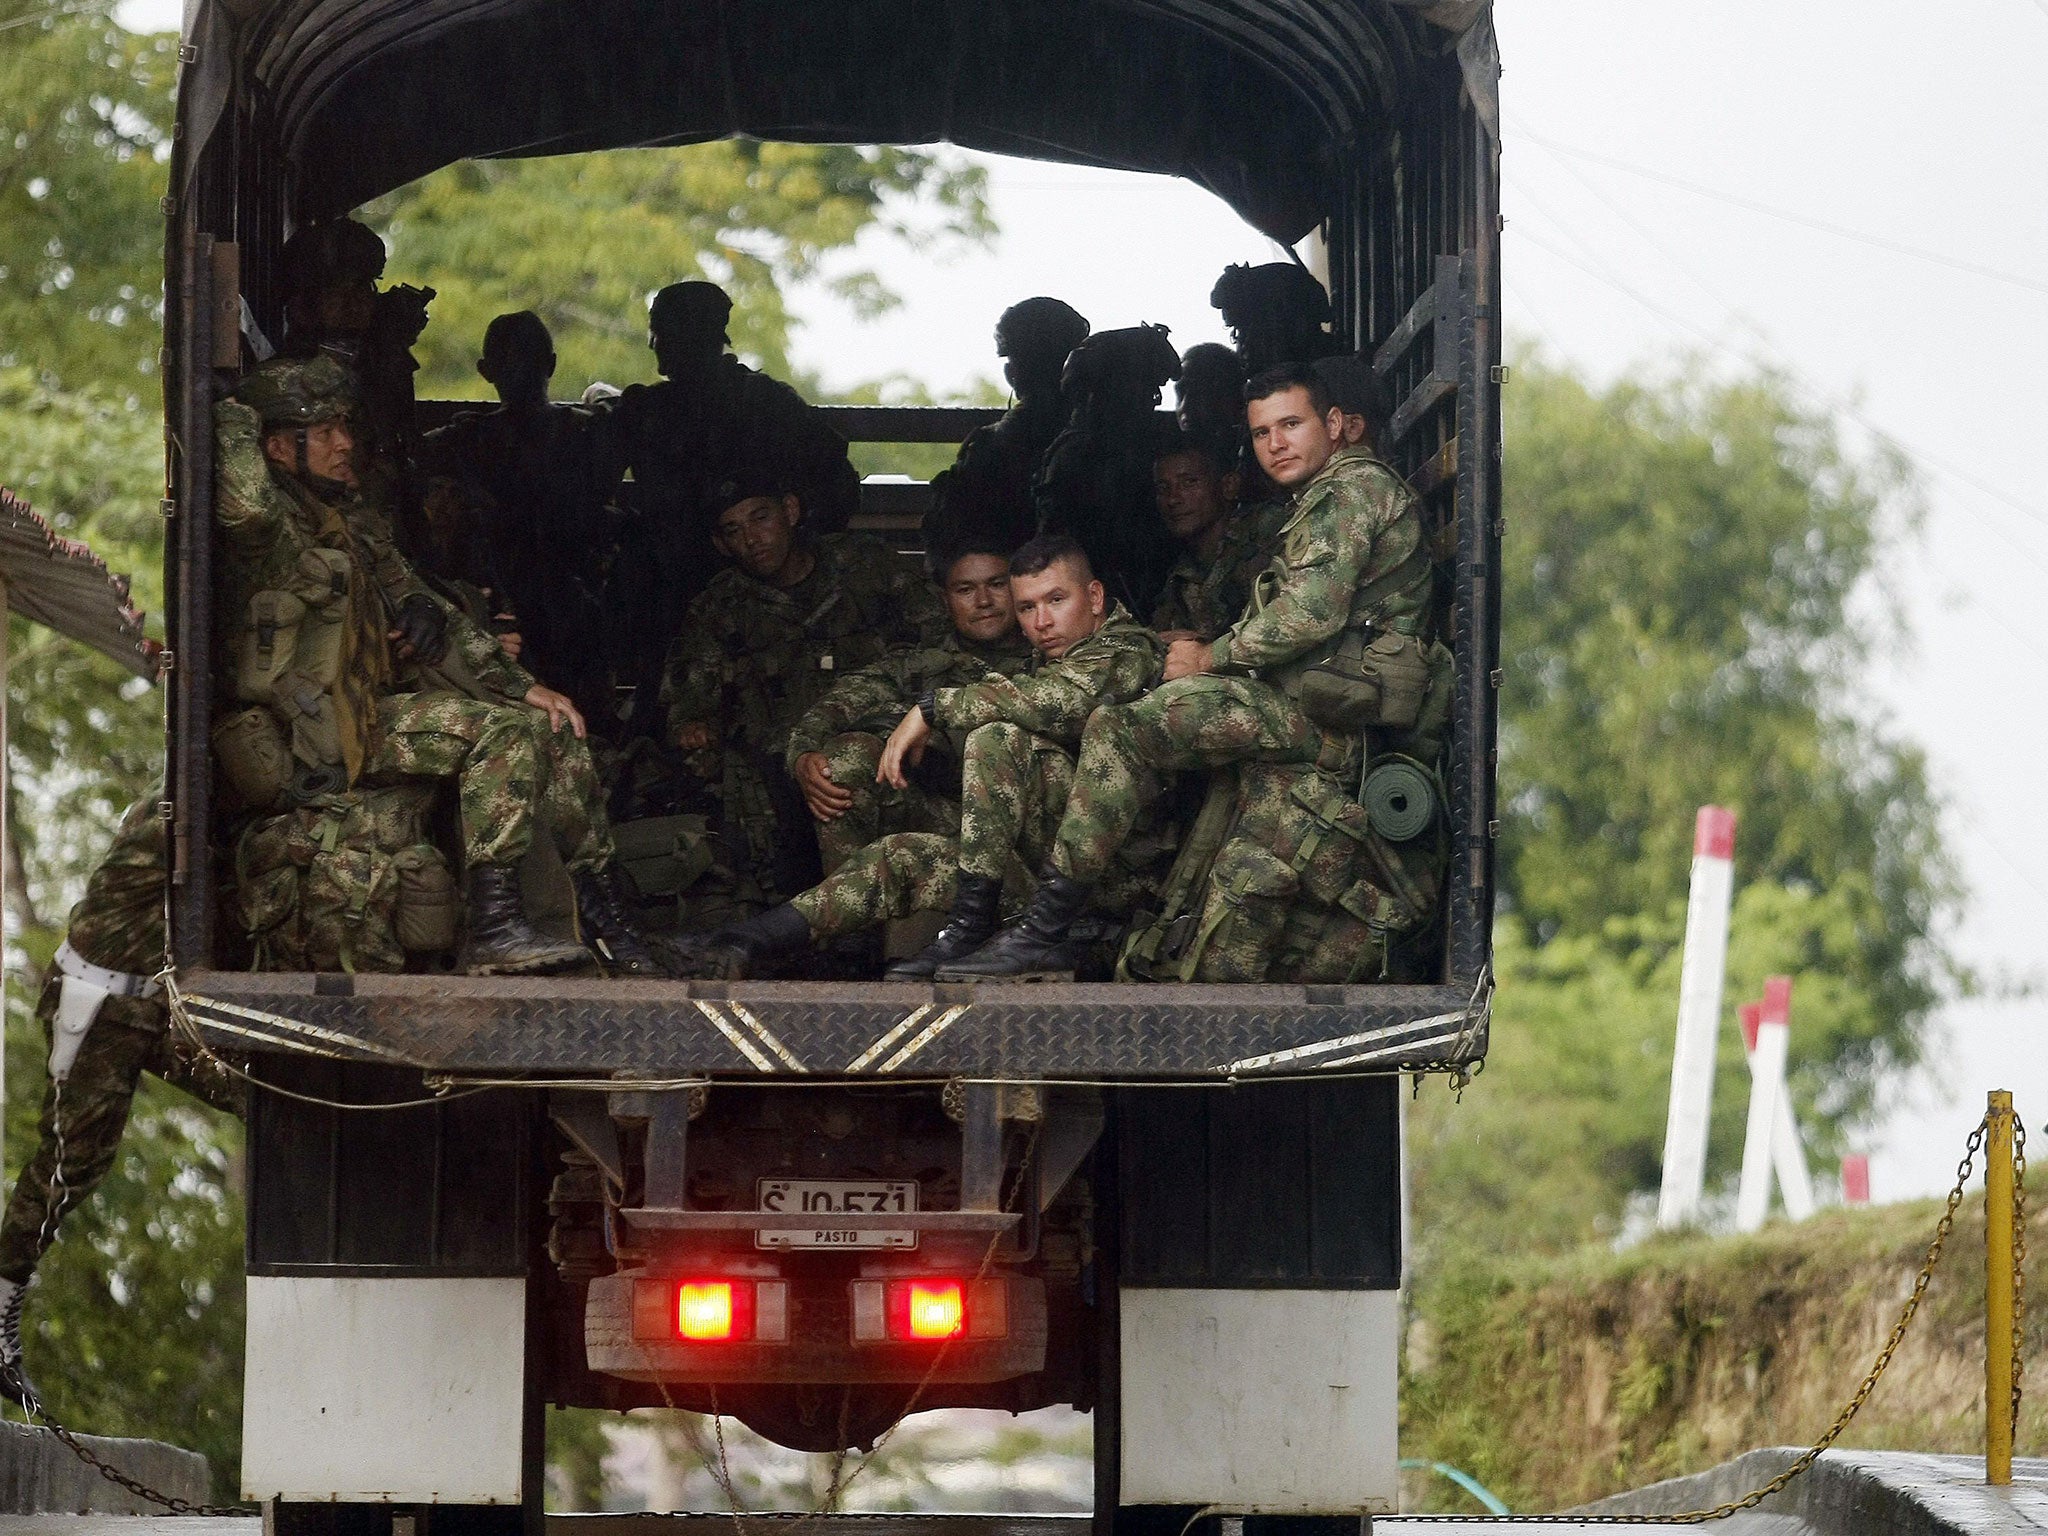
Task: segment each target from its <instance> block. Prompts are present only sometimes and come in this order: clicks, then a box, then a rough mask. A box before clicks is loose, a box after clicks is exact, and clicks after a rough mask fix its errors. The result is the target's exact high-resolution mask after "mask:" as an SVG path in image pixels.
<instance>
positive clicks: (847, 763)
mask: <svg viewBox="0 0 2048 1536" xmlns="http://www.w3.org/2000/svg"><path fill="white" fill-rule="evenodd" d="M824 754H825V771H826V773H827V774H828V775H830V776H831V779H832V782H833V783H834V784H837V785H838V786H839V787H840V788H841V789H843V790H845V791H846V792H847V793H848V794H850V795H852V796H853V804H852V805H851V806H849V807H848V808H847V809H846V811H845V812H843V813H842V814H841V815H840V816H839V817H838V819H837V820H834V821H820V822H818V823H817V827H818V859H819V862H820V863H822V864H823V865H824V866H825V875H826V877H827V878H828V879H829V878H830V877H831V875H832V873H833V871H835V870H837V869H838V868H839V866H840V865H842V864H844V863H845V862H846V861H847V860H848V859H850V858H851V857H853V855H854V854H856V853H858V852H859V851H860V850H861V849H863V848H865V847H867V846H868V844H870V843H872V842H874V841H875V840H876V839H877V838H879V837H881V835H882V819H883V791H884V789H885V788H886V786H884V785H881V784H878V783H876V782H875V770H876V768H877V767H879V766H880V764H881V761H882V738H881V737H879V736H875V735H872V734H870V733H868V732H866V731H854V732H849V733H848V734H847V735H844V736H835V737H833V738H832V739H831V740H830V741H828V742H826V743H825V746H824ZM813 819H814V820H815V818H813ZM898 830H906V831H907V830H911V829H908V828H902V829H898ZM919 830H923V829H919ZM934 830H935V829H934Z"/></svg>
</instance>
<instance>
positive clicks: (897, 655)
mask: <svg viewBox="0 0 2048 1536" xmlns="http://www.w3.org/2000/svg"><path fill="white" fill-rule="evenodd" d="M938 564H939V566H940V569H941V570H942V571H943V573H944V576H943V579H942V580H941V582H940V584H939V594H940V596H941V597H943V598H944V599H945V603H946V611H947V613H948V614H949V615H950V616H951V618H952V620H953V632H952V633H951V634H949V635H947V636H946V638H945V639H944V640H943V641H941V642H940V643H939V644H938V645H935V646H918V647H911V648H907V649H904V650H898V651H892V652H890V653H889V654H888V655H887V656H884V657H883V658H882V659H881V660H880V661H877V662H874V663H872V664H871V665H869V666H866V667H863V668H861V669H860V670H859V671H858V672H854V673H852V674H850V675H848V676H846V677H843V678H841V679H840V680H839V681H838V682H836V683H834V684H833V685H832V688H831V691H830V692H828V693H827V694H826V695H825V696H824V697H823V698H822V699H820V700H818V702H817V703H816V704H813V705H812V706H811V707H810V709H809V710H807V711H805V713H804V716H803V718H802V719H800V720H799V721H797V723H796V727H795V729H794V730H792V731H791V732H790V733H789V745H788V747H787V748H786V749H785V751H784V753H783V761H784V763H785V765H786V766H787V767H788V769H789V776H790V777H791V778H792V779H794V780H795V781H796V787H797V789H798V791H799V792H800V793H801V794H802V795H803V797H804V803H805V804H806V805H807V806H809V807H810V811H811V816H812V818H813V819H814V820H815V821H816V822H817V824H818V854H819V857H820V858H821V860H822V861H823V863H824V869H825V873H826V874H828V875H829V874H831V873H832V871H833V870H835V869H837V868H838V867H839V866H840V865H841V864H843V863H845V862H846V860H847V858H848V856H849V855H851V854H852V853H853V852H855V850H857V849H860V848H865V847H866V846H867V845H868V844H869V843H872V842H874V841H875V839H877V838H879V837H881V836H883V835H884V834H886V833H890V832H939V833H952V832H955V831H957V830H958V829H959V826H960V747H961V745H962V744H961V743H960V742H959V741H948V742H945V743H943V744H935V745H938V746H939V750H935V751H932V752H928V753H927V754H926V755H925V759H924V761H923V762H922V763H920V764H919V765H918V771H917V773H916V774H915V775H914V776H912V777H911V779H910V781H909V782H908V783H906V784H905V785H904V786H903V787H902V788H901V789H898V788H896V787H895V786H893V785H889V784H884V783H882V782H881V780H880V778H879V776H878V775H877V772H876V770H877V769H878V768H879V767H880V766H881V761H882V743H883V738H884V737H885V736H887V734H888V733H889V731H890V730H891V729H892V728H893V727H894V726H895V724H896V722H897V721H898V720H900V719H902V718H903V711H904V710H905V709H907V708H909V707H910V706H911V705H912V704H915V703H916V702H917V701H918V699H919V698H921V697H922V696H923V695H924V694H925V693H926V692H927V691H929V690H931V689H934V688H951V687H957V686H959V685H961V684H965V683H972V682H978V681H980V680H981V679H983V678H985V677H988V676H991V675H994V676H999V677H1014V676H1015V675H1016V674H1017V673H1019V672H1022V671H1023V670H1024V669H1025V667H1026V665H1027V664H1028V663H1029V661H1030V658H1031V655H1032V650H1031V646H1030V645H1029V643H1028V642H1026V641H1025V639H1024V637H1023V636H1022V635H1021V634H1019V633H1018V631H1017V613H1016V610H1015V609H1014V608H1013V607H1012V606H1011V604H1010V557H1009V554H1008V552H1007V551H1004V552H1002V553H997V552H996V551H994V550H989V549H981V548H967V549H962V550H958V551H955V552H953V553H951V554H950V555H941V556H940V557H939V561H938Z"/></svg>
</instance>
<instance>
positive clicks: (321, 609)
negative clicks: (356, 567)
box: [234, 549, 349, 704]
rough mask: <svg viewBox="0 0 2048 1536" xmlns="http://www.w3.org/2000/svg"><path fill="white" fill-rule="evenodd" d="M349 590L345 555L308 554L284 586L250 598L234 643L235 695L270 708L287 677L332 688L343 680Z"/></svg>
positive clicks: (333, 551)
mask: <svg viewBox="0 0 2048 1536" xmlns="http://www.w3.org/2000/svg"><path fill="white" fill-rule="evenodd" d="M348 586H349V557H348V554H347V552H346V551H344V550H339V549H309V550H307V551H306V552H305V553H304V554H303V555H301V556H300V557H299V563H298V566H297V567H296V568H295V569H294V570H293V572H292V575H291V578H290V580H289V582H288V584H287V585H286V586H284V587H280V588H272V589H270V590H267V591H262V592H257V593H253V594H252V595H251V596H250V598H249V611H248V614H247V615H246V619H245V622H244V624H243V628H242V633H241V635H240V637H239V638H238V639H237V641H236V644H235V667H234V678H235V696H236V697H237V698H239V699H241V700H242V702H244V703H246V704H269V703H273V702H275V701H276V700H277V698H278V694H279V690H280V688H281V687H283V686H284V685H285V680H286V679H287V678H289V677H296V678H301V679H304V680H305V681H307V682H310V683H312V684H313V685H314V686H315V687H318V688H328V687H332V686H333V684H334V682H335V680H336V679H337V678H339V677H340V676H341V653H342V643H343V632H344V626H345V625H346V624H347V621H348Z"/></svg>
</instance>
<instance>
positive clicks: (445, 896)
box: [391, 843, 462, 955]
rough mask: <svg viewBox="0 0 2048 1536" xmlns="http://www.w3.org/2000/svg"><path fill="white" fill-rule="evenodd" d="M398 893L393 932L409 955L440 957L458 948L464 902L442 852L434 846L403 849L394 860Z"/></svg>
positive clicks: (392, 920) (426, 844) (393, 914)
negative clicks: (447, 951)
mask: <svg viewBox="0 0 2048 1536" xmlns="http://www.w3.org/2000/svg"><path fill="white" fill-rule="evenodd" d="M391 863H392V866H393V868H395V869H396V870H397V872H398V893H397V900H396V905H395V907H394V908H393V911H392V915H391V929H392V932H393V933H394V934H395V935H396V936H397V938H398V947H399V948H400V949H402V950H404V951H405V952H406V953H407V954H409V955H432V954H439V953H441V952H443V951H444V950H451V949H453V948H454V947H455V940H456V937H457V935H458V933H459V931H460V929H461V926H462V898H461V897H460V895H458V894H457V892H456V889H455V876H454V875H453V874H452V873H451V872H450V871H449V868H448V861H447V860H446V859H444V858H442V857H441V850H440V849H438V848H436V847H434V846H433V845H432V844H431V843H415V844H414V845H413V846H412V847H410V848H401V849H400V850H399V851H398V852H397V853H396V854H395V855H393V856H392V860H391Z"/></svg>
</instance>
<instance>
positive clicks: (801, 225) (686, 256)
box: [364, 139, 994, 399]
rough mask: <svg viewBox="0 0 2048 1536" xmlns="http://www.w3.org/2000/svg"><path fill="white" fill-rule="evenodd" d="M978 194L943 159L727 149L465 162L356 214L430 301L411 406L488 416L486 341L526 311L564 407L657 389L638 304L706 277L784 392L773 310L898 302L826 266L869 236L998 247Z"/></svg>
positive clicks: (741, 337) (786, 333) (781, 323)
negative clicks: (797, 295)
mask: <svg viewBox="0 0 2048 1536" xmlns="http://www.w3.org/2000/svg"><path fill="white" fill-rule="evenodd" d="M985 182H986V177H985V175H984V173H983V172H982V171H981V170H980V169H979V168H978V167H974V166H969V165H967V164H966V163H965V162H963V161H961V160H959V159H958V158H957V157H955V156H951V155H935V154H929V153H926V152H924V151H920V150H908V149H895V148H889V147H871V146H870V147H863V146H854V145H830V144H826V145H818V144H781V143H763V142H761V141H759V140H754V139H725V140H720V141H718V142H716V143H711V144H697V145H691V146H689V147H687V148H680V149H633V150H609V151H605V152H603V153H600V154H586V155H563V156H557V157H553V158H549V159H540V160H476V161H464V162H462V163H460V164H457V165H453V166H449V167H448V168H446V169H445V170H441V171H436V172H435V173H434V174H432V175H431V176H426V177H423V178H422V179H420V180H419V181H416V182H413V183H412V184H410V185H409V186H406V187H402V188H400V189H399V190H397V191H396V192H393V193H391V194H389V195H388V196H386V197H383V198H380V199H379V200H378V201H377V202H375V203H373V204H371V205H369V207H368V208H366V209H365V210H364V213H365V216H366V217H367V218H368V219H369V220H370V222H371V223H372V224H374V225H375V226H376V227H377V228H379V229H380V230H381V231H382V232H383V234H384V235H385V237H386V239H387V240H388V242H389V244H390V249H391V260H390V264H389V266H388V267H387V269H386V272H387V276H388V277H389V278H391V279H392V280H394V281H403V282H413V283H420V284H423V285H430V286H432V287H433V288H434V290H435V292H436V295H437V296H436V298H435V300H434V305H433V310H432V315H433V323H432V324H431V325H429V326H428V327H427V330H426V333H425V334H424V335H423V336H422V337H421V338H420V344H419V346H418V347H417V348H416V349H415V355H416V356H417V357H418V358H419V359H420V365H421V366H420V376H419V392H420V394H421V395H422V396H437V397H440V398H446V399H487V398H489V394H490V392H489V390H488V388H487V387H486V386H485V385H484V383H483V381H482V380H481V379H479V378H478V377H477V374H476V358H477V354H478V351H479V350H480V348H481V346H482V342H483V333H484V327H485V326H486V325H487V324H489V322H490V320H491V317H492V316H494V315H498V314H502V313H505V312H506V311H508V310H516V309H531V310H534V311H535V312H536V313H538V314H539V315H540V317H541V318H542V319H543V320H545V321H546V322H547V323H548V327H549V329H550V330H552V331H553V332H554V334H555V348H556V353H557V356H558V357H559V358H560V367H559V370H558V371H557V373H556V389H557V393H558V394H571V395H573V394H575V393H578V392H580V391H581V390H582V389H583V387H584V385H586V384H588V383H590V382H591V381H593V380H599V379H602V380H605V381H606V382H609V383H612V384H618V385H624V384H629V383H632V382H634V381H636V380H640V379H647V378H652V377H653V376H654V367H653V358H652V357H651V355H650V354H649V353H648V350H647V301H648V300H649V299H650V298H651V297H652V296H653V294H654V291H655V290H656V289H657V288H660V287H661V286H663V285H664V284H666V283H672V282H678V281H681V280H683V279H686V278H708V279H710V280H712V281H714V282H717V283H720V284H722V285H723V286H724V288H725V290H726V291H727V292H728V293H730V294H731V295H732V298H733V306H734V307H733V316H732V324H731V328H730V329H731V335H732V339H733V345H734V348H735V349H736V350H737V351H738V352H739V353H741V354H742V355H743V356H744V357H746V358H747V359H748V360H749V361H751V362H753V363H755V364H756V365H758V366H760V367H763V368H765V369H766V370H767V371H768V372H770V373H773V374H775V375H776V376H777V377H779V378H791V377H792V373H791V364H790V355H789V354H790V334H791V319H790V315H789V311H788V308H787V306H786V303H785V300H784V293H785V292H786V290H787V289H788V288H789V287H790V286H791V285H792V284H795V283H802V282H807V281H812V280H820V281H824V282H826V283H827V285H828V287H829V289H830V291H831V292H832V293H833V294H835V295H836V296H837V297H838V298H840V299H841V300H843V301H845V302H846V303H848V304H851V305H852V306H853V307H854V309H855V310H856V311H857V312H859V313H862V314H879V313H881V312H883V311H885V310H887V309H888V308H889V307H891V306H892V305H894V304H895V303H897V302H898V300H897V297H896V296H895V295H894V294H892V293H890V292H889V291H888V289H887V288H886V287H885V286H884V285H883V283H882V281H881V279H880V278H879V277H878V276H877V275H876V274H875V272H874V271H873V270H872V269H871V268H869V267H866V266H856V267H854V268H852V269H851V270H847V271H839V272H835V273H834V274H833V275H832V276H830V277H829V278H828V277H825V276H824V275H823V269H824V267H825V266H826V265H827V263H828V260H829V259H830V258H833V257H835V256H841V255H844V254H845V253H847V252H848V251H850V250H851V248H852V247H853V245H854V243H855V241H856V240H858V239H859V238H860V237H861V236H862V235H863V234H864V233H867V232H870V231H874V232H878V233H881V234H884V235H888V236H893V237H895V238H897V239H899V240H905V241H909V242H911V243H913V244H917V245H929V244H933V243H943V242H948V241H956V242H957V241H965V242H982V241H986V240H987V239H988V238H989V237H990V236H991V235H992V234H993V232H994V226H993V224H992V223H991V222H990V220H989V216H988V210H987V206H986V203H985V200H984V193H985Z"/></svg>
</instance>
